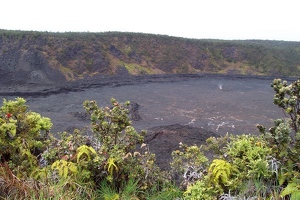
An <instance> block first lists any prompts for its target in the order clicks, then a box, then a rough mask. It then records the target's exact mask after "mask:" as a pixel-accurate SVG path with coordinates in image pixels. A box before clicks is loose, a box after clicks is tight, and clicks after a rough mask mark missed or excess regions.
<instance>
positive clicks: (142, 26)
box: [0, 0, 300, 41]
mask: <svg viewBox="0 0 300 200" xmlns="http://www.w3.org/2000/svg"><path fill="white" fill-rule="evenodd" d="M0 29H7V30H26V31H48V32H107V31H121V32H138V33H152V34H161V35H169V36H176V37H184V38H196V39H225V40H234V39H237V40H244V39H260V40H284V41H300V1H299V0H1V3H0Z"/></svg>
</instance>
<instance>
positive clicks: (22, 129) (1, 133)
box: [0, 98, 52, 178]
mask: <svg viewBox="0 0 300 200" xmlns="http://www.w3.org/2000/svg"><path fill="white" fill-rule="evenodd" d="M25 103H26V101H25V99H23V98H16V99H15V100H9V101H7V100H6V99H4V100H3V105H2V106H1V108H0V159H1V162H2V163H4V162H7V163H9V166H10V168H11V169H12V171H13V173H14V174H16V175H17V176H18V177H24V178H26V177H29V176H30V174H31V173H32V172H33V171H34V170H36V168H37V167H39V158H40V156H41V153H42V152H43V151H44V150H45V148H46V147H47V146H48V144H49V141H48V139H47V135H48V133H49V130H50V128H51V126H52V123H51V120H50V119H49V118H46V117H42V116H41V115H40V114H38V113H35V112H32V111H28V106H26V105H25Z"/></svg>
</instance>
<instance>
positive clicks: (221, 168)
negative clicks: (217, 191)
mask: <svg viewBox="0 0 300 200" xmlns="http://www.w3.org/2000/svg"><path fill="white" fill-rule="evenodd" d="M209 172H210V173H211V176H212V182H213V183H215V184H218V185H221V186H226V185H228V184H229V183H230V176H231V174H232V173H233V172H238V170H237V169H236V168H235V167H233V166H232V165H231V164H230V163H229V162H227V161H225V160H221V159H215V160H213V162H212V164H211V165H210V167H209Z"/></svg>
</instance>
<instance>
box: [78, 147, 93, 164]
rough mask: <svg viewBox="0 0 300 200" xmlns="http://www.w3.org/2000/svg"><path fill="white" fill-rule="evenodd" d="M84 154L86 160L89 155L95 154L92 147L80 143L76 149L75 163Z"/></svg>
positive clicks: (88, 159) (89, 157)
mask: <svg viewBox="0 0 300 200" xmlns="http://www.w3.org/2000/svg"><path fill="white" fill-rule="evenodd" d="M84 155H86V157H85V158H87V160H86V161H90V160H91V155H97V153H96V151H95V149H94V148H93V147H88V146H86V145H82V146H80V147H78V149H77V163H79V161H80V159H81V158H82V157H83V156H84Z"/></svg>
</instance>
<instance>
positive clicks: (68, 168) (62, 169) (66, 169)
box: [51, 160, 78, 178]
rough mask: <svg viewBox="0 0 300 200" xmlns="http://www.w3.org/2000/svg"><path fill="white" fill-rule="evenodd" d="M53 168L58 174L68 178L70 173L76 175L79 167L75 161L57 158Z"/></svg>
mask: <svg viewBox="0 0 300 200" xmlns="http://www.w3.org/2000/svg"><path fill="white" fill-rule="evenodd" d="M51 169H52V170H57V171H58V175H59V176H60V177H63V178H67V177H68V176H69V175H76V174H77V173H78V168H77V166H76V164H75V163H72V162H68V161H65V160H57V161H55V162H54V163H53V164H52V165H51Z"/></svg>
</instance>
